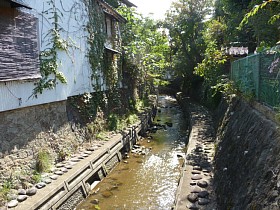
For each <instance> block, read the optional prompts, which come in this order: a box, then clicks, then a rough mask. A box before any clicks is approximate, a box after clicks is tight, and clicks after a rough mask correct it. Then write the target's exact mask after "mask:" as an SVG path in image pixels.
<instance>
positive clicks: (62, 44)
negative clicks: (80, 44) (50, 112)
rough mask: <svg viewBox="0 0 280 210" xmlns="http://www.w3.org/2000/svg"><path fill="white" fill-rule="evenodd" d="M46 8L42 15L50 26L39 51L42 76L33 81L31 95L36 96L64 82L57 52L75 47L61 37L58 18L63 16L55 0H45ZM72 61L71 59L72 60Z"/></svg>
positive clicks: (70, 41)
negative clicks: (43, 44) (42, 46)
mask: <svg viewBox="0 0 280 210" xmlns="http://www.w3.org/2000/svg"><path fill="white" fill-rule="evenodd" d="M47 5H48V6H49V8H48V9H46V10H45V11H43V13H42V16H43V17H45V16H46V17H45V18H46V19H47V20H48V21H49V24H50V25H51V28H50V29H49V30H48V31H47V33H46V34H45V36H44V42H45V45H46V46H47V47H46V48H45V49H44V50H43V51H41V52H40V56H39V58H40V72H41V76H42V78H41V79H40V80H39V81H38V82H36V83H35V86H36V87H35V88H34V90H33V93H32V95H33V96H35V97H37V95H38V94H42V92H43V91H44V90H45V89H53V88H54V87H56V85H57V84H58V82H61V83H62V84H66V83H67V80H66V77H65V76H64V75H63V73H62V72H60V71H59V67H60V66H61V63H60V61H59V59H58V52H65V53H66V54H67V55H69V49H70V48H75V47H76V46H75V44H74V43H73V41H72V40H71V38H69V37H67V39H65V38H62V36H61V32H62V31H63V30H64V29H63V28H62V27H61V24H59V20H60V19H61V17H63V13H62V12H61V11H60V10H59V9H58V8H57V6H56V2H55V0H49V1H47ZM72 62H73V61H72Z"/></svg>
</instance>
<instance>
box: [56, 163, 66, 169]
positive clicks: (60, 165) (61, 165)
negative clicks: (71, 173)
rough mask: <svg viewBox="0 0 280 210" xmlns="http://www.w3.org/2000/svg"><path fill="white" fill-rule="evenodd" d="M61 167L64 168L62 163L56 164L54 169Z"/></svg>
mask: <svg viewBox="0 0 280 210" xmlns="http://www.w3.org/2000/svg"><path fill="white" fill-rule="evenodd" d="M63 166H64V164H62V163H58V164H56V165H55V167H57V168H61V167H63Z"/></svg>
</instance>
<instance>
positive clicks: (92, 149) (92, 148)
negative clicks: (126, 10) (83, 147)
mask: <svg viewBox="0 0 280 210" xmlns="http://www.w3.org/2000/svg"><path fill="white" fill-rule="evenodd" d="M95 149H96V148H95V147H90V148H87V150H88V151H91V152H93V151H94V150H95Z"/></svg>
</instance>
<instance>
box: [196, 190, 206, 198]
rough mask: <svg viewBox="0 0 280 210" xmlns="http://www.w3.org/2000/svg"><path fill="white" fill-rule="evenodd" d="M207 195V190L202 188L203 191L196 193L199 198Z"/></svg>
mask: <svg viewBox="0 0 280 210" xmlns="http://www.w3.org/2000/svg"><path fill="white" fill-rule="evenodd" d="M208 195H209V192H207V191H206V190H203V191H201V192H199V193H198V197H200V198H205V197H207V196H208Z"/></svg>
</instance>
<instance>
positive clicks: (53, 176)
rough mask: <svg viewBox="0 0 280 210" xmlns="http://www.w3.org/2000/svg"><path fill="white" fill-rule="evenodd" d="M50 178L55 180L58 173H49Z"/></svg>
mask: <svg viewBox="0 0 280 210" xmlns="http://www.w3.org/2000/svg"><path fill="white" fill-rule="evenodd" d="M50 178H51V179H52V180H57V178H58V175H56V174H53V175H51V176H50Z"/></svg>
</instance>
